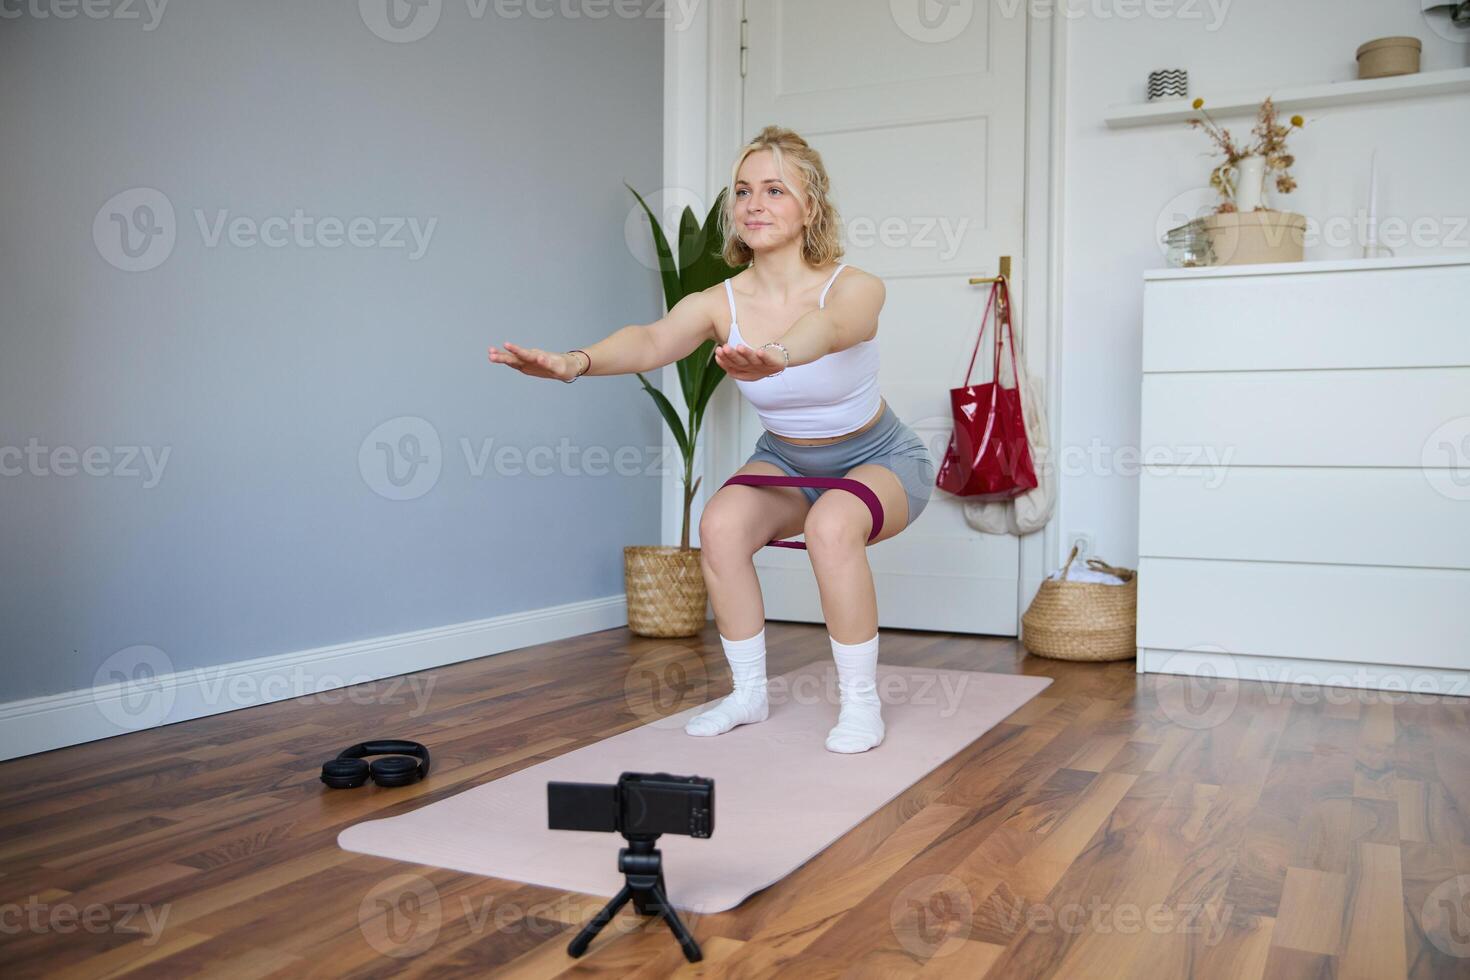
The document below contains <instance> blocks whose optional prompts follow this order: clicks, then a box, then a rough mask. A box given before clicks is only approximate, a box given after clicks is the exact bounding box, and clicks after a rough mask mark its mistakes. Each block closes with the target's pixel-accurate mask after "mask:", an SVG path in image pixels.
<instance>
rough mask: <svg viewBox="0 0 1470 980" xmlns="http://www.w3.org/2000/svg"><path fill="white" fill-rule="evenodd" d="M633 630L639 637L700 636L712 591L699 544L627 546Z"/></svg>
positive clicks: (625, 555)
mask: <svg viewBox="0 0 1470 980" xmlns="http://www.w3.org/2000/svg"><path fill="white" fill-rule="evenodd" d="M623 586H624V589H625V590H626V591H627V593H628V630H629V632H632V633H635V634H637V635H638V636H695V635H697V634H698V633H699V631H700V630H702V629H704V624H705V621H706V620H705V606H706V604H707V603H708V601H709V592H708V591H707V590H706V589H705V585H704V571H703V570H702V569H701V568H700V567H699V549H698V548H676V547H673V546H669V545H628V546H627V547H625V548H623Z"/></svg>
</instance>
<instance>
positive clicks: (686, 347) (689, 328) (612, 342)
mask: <svg viewBox="0 0 1470 980" xmlns="http://www.w3.org/2000/svg"><path fill="white" fill-rule="evenodd" d="M714 338H715V331H714V323H713V322H712V321H711V320H710V319H709V316H708V315H707V314H706V312H705V305H704V303H703V301H702V296H701V294H700V293H691V294H689V295H688V296H685V297H684V298H683V299H681V300H680V301H679V302H677V303H675V304H674V308H673V309H672V310H670V311H669V312H668V315H666V316H665V317H663V318H662V319H660V320H658V321H656V322H654V323H647V324H631V325H629V326H626V327H623V328H622V329H620V330H616V331H614V332H613V333H612V334H610V335H608V336H607V337H604V338H603V339H602V340H599V341H598V342H597V343H595V344H592V345H590V346H584V347H582V348H580V350H582V351H585V352H586V356H585V357H584V356H583V355H582V354H580V353H577V352H576V350H573V351H568V352H565V353H554V352H550V351H544V350H540V349H539V348H535V347H522V346H520V345H519V344H513V343H510V342H509V341H507V342H506V344H505V350H504V351H499V350H496V349H495V348H494V347H493V346H492V347H491V348H490V361H491V363H494V364H505V365H507V366H508V367H513V368H515V369H516V370H518V371H520V372H521V373H522V374H527V375H530V376H531V377H535V378H555V379H557V380H558V381H567V380H570V379H571V378H575V377H576V376H577V375H578V374H579V373H581V374H597V375H603V374H633V373H635V372H641V371H652V370H654V369H655V368H661V367H663V366H664V365H665V364H672V363H673V362H675V361H677V360H679V359H681V358H683V357H685V356H686V355H688V354H690V353H691V352H693V351H694V350H695V349H696V348H697V347H699V345H700V344H701V343H703V342H704V341H706V340H713V339H714ZM588 358H590V359H591V366H590V367H589V366H588Z"/></svg>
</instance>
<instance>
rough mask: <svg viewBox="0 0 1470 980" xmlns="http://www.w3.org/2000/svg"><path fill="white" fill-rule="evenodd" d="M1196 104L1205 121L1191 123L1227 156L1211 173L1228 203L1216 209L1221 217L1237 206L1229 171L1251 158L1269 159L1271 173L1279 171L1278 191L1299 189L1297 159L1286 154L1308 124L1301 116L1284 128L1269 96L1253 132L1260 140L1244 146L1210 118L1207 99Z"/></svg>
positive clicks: (1277, 176) (1212, 179)
mask: <svg viewBox="0 0 1470 980" xmlns="http://www.w3.org/2000/svg"><path fill="white" fill-rule="evenodd" d="M1192 104H1193V106H1194V108H1195V110H1196V111H1197V112H1199V113H1200V115H1202V116H1204V118H1203V119H1191V120H1189V124H1190V125H1191V126H1198V127H1199V128H1200V129H1203V130H1204V131H1205V132H1206V133H1207V134H1208V135H1209V137H1210V139H1212V140H1213V141H1214V142H1215V145H1216V146H1217V147H1219V150H1220V152H1221V153H1224V154H1225V161H1224V162H1223V163H1221V164H1220V165H1219V166H1217V167H1216V168H1215V169H1214V170H1212V171H1210V186H1211V187H1213V188H1215V190H1217V191H1218V192H1219V193H1220V196H1221V197H1223V198H1225V201H1224V203H1223V204H1221V205H1220V206H1219V207H1217V208H1216V209H1215V211H1216V213H1217V214H1225V213H1228V212H1231V211H1234V210H1235V204H1234V202H1233V201H1231V200H1230V198H1231V189H1230V187H1229V177H1227V176H1226V171H1227V170H1229V169H1230V168H1231V167H1233V166H1235V165H1236V164H1238V163H1239V162H1240V161H1241V160H1243V159H1244V158H1246V157H1248V156H1260V157H1263V158H1265V161H1266V171H1267V173H1270V172H1271V171H1272V170H1275V171H1277V175H1276V189H1277V190H1278V191H1280V192H1281V193H1283V194H1289V193H1291V192H1292V191H1293V190H1295V189H1296V180H1295V179H1294V178H1293V177H1292V176H1291V165H1292V164H1294V163H1295V162H1296V158H1295V157H1293V156H1292V155H1291V154H1290V153H1288V152H1287V151H1286V137H1287V135H1288V134H1289V133H1290V132H1291V131H1292V130H1293V129H1299V128H1301V127H1302V126H1304V125H1305V123H1304V122H1303V120H1302V117H1301V116H1292V117H1291V120H1290V125H1282V123H1281V121H1280V120H1279V118H1278V117H1277V115H1276V104H1275V103H1273V102H1272V101H1271V99H1270V98H1269V97H1268V98H1267V99H1266V101H1264V102H1262V103H1261V108H1260V110H1259V111H1258V112H1257V114H1256V125H1255V128H1254V129H1252V130H1251V134H1252V135H1253V136H1255V138H1256V140H1255V142H1254V143H1252V144H1250V145H1249V146H1244V147H1242V146H1241V145H1239V144H1237V143H1236V142H1235V141H1234V140H1233V139H1232V138H1231V136H1230V130H1228V129H1223V128H1222V127H1220V126H1219V125H1218V124H1217V123H1216V122H1215V120H1213V119H1211V118H1210V114H1209V113H1208V112H1205V111H1204V105H1205V100H1204V99H1195V100H1194V102H1193V103H1192Z"/></svg>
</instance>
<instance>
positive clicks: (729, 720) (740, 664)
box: [684, 627, 771, 735]
mask: <svg viewBox="0 0 1470 980" xmlns="http://www.w3.org/2000/svg"><path fill="white" fill-rule="evenodd" d="M720 643H721V644H722V645H723V646H724V648H725V659H726V660H727V661H728V662H729V664H730V674H731V676H733V677H734V679H735V690H734V691H733V692H731V693H730V694H728V695H726V696H725V698H724V699H723V700H722V701H720V703H719V704H717V705H715V706H714V707H713V708H711V709H710V710H708V711H706V712H704V713H703V714H700V715H695V716H694V717H693V718H690V719H689V721H687V722H685V724H684V731H686V732H688V733H689V734H690V735H723V734H724V733H725V732H728V731H729V730H730V729H732V728H734V727H735V726H736V725H748V724H750V723H752V722H757V721H765V720H766V718H767V717H768V716H769V715H770V710H771V709H770V705H769V703H768V702H767V701H766V631H765V627H762V628H761V631H760V632H759V633H757V634H756V635H755V636H752V637H751V638H750V639H748V640H728V639H726V638H725V637H724V636H721V637H720Z"/></svg>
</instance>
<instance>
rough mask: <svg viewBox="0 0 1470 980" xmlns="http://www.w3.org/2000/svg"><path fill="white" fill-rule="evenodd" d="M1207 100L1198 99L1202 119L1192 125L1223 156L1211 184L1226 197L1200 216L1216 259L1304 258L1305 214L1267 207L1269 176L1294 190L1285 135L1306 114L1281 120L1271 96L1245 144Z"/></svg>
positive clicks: (1245, 261)
mask: <svg viewBox="0 0 1470 980" xmlns="http://www.w3.org/2000/svg"><path fill="white" fill-rule="evenodd" d="M1204 104H1205V102H1204V99H1195V100H1194V103H1193V105H1194V108H1195V110H1196V111H1198V112H1199V113H1200V115H1201V116H1202V117H1203V118H1200V119H1191V120H1189V125H1191V126H1197V127H1199V128H1200V129H1203V130H1204V131H1205V132H1206V133H1207V134H1208V135H1209V137H1210V139H1211V140H1212V141H1214V143H1215V146H1216V148H1217V149H1218V151H1219V152H1220V153H1223V154H1224V156H1225V159H1224V161H1223V162H1222V163H1220V164H1219V165H1218V166H1216V167H1215V169H1214V170H1212V171H1210V186H1212V187H1214V188H1215V189H1216V190H1217V191H1219V193H1220V196H1221V197H1222V198H1224V200H1223V201H1222V202H1221V203H1220V205H1219V206H1218V207H1217V208H1216V209H1215V213H1214V214H1212V215H1207V216H1206V217H1204V218H1202V219H1200V224H1201V226H1202V227H1203V229H1204V232H1205V235H1206V237H1208V238H1209V241H1210V248H1211V251H1213V252H1214V254H1215V259H1216V264H1218V265H1244V264H1248V263H1253V262H1300V261H1301V260H1302V246H1303V243H1304V241H1305V236H1306V230H1307V219H1306V218H1305V217H1304V216H1303V215H1300V214H1296V213H1295V212H1291V211H1277V210H1274V209H1272V208H1270V207H1267V206H1266V202H1265V193H1266V188H1265V181H1266V177H1267V175H1268V174H1270V173H1273V172H1274V173H1275V174H1276V189H1277V190H1278V191H1280V192H1281V193H1282V194H1289V193H1291V192H1292V191H1293V190H1295V189H1296V180H1295V179H1294V178H1293V177H1292V176H1291V166H1292V164H1294V163H1295V162H1296V158H1295V157H1293V156H1292V155H1291V154H1290V153H1289V152H1288V151H1287V149H1286V137H1287V136H1288V135H1289V134H1290V133H1291V131H1292V130H1293V129H1297V128H1300V127H1301V126H1302V125H1303V121H1302V117H1301V116H1292V117H1291V119H1290V121H1289V123H1282V122H1281V121H1280V119H1279V118H1278V116H1277V114H1276V105H1275V103H1273V102H1272V101H1271V99H1270V98H1267V99H1266V101H1264V102H1262V103H1261V107H1260V109H1259V110H1258V111H1257V115H1256V125H1255V128H1254V129H1252V130H1251V134H1252V135H1253V136H1254V137H1255V141H1254V142H1252V143H1250V144H1248V145H1245V146H1242V145H1240V144H1238V143H1236V142H1235V141H1234V140H1233V139H1232V138H1231V136H1230V131H1229V130H1228V129H1223V128H1221V127H1220V126H1219V125H1217V124H1216V122H1215V120H1213V119H1211V118H1210V115H1209V113H1207V112H1205V111H1204Z"/></svg>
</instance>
